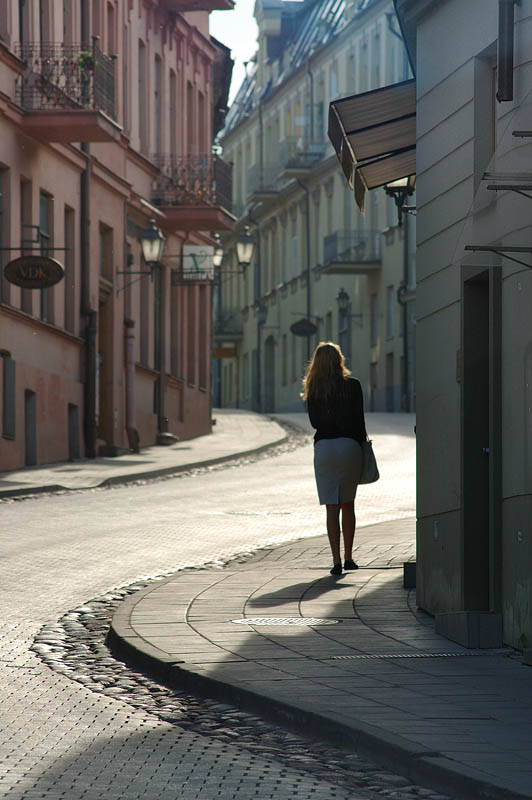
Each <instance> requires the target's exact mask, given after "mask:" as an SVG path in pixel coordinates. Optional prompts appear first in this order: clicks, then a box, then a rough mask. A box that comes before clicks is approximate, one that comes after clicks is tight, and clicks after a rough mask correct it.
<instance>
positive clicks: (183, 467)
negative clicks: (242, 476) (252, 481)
mask: <svg viewBox="0 0 532 800" xmlns="http://www.w3.org/2000/svg"><path fill="white" fill-rule="evenodd" d="M287 440H288V435H285V436H282V437H281V438H280V439H277V440H275V441H273V442H268V443H267V444H263V445H260V446H259V447H254V448H251V449H249V450H239V451H237V452H232V453H228V454H227V455H223V456H217V457H216V458H210V459H205V460H203V461H193V462H189V463H187V464H178V465H175V466H172V467H163V468H161V469H157V468H155V469H152V470H143V471H142V472H135V473H133V474H131V475H123V474H122V475H113V476H111V477H109V478H105V479H104V480H103V481H101V482H100V483H97V484H95V485H93V486H77V487H68V486H61V485H60V484H44V485H42V486H27V487H19V488H13V489H0V500H1V499H5V498H9V497H13V498H15V497H24V496H28V495H34V494H46V493H50V494H53V493H56V492H88V491H91V490H92V489H102V488H105V487H106V486H114V485H127V484H130V483H135V482H136V481H141V480H149V479H151V478H162V477H165V476H170V475H179V474H180V473H181V472H189V471H190V470H192V469H199V468H201V467H213V466H216V465H217V464H224V463H226V462H227V461H234V460H235V459H238V458H244V457H245V456H254V455H259V454H260V453H264V452H266V451H267V450H271V449H273V448H274V447H279V446H280V445H282V444H285V442H286V441H287Z"/></svg>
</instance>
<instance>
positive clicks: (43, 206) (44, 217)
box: [39, 192, 54, 322]
mask: <svg viewBox="0 0 532 800" xmlns="http://www.w3.org/2000/svg"><path fill="white" fill-rule="evenodd" d="M52 203H53V201H52V198H51V197H50V195H49V194H46V193H45V192H41V193H40V195H39V247H40V249H41V253H42V254H43V255H47V256H50V257H53V251H51V250H50V248H51V246H52V243H53V242H52ZM53 296H54V294H53V289H41V292H40V301H41V309H40V312H41V319H42V320H44V321H45V322H52V321H53Z"/></svg>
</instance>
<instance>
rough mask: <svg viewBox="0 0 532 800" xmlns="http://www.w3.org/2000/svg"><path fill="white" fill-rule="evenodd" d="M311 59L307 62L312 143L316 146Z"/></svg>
mask: <svg viewBox="0 0 532 800" xmlns="http://www.w3.org/2000/svg"><path fill="white" fill-rule="evenodd" d="M310 58H311V56H309V58H308V60H307V75H308V77H309V84H310V85H309V98H310V143H311V144H314V75H313V74H312V70H311V69H310Z"/></svg>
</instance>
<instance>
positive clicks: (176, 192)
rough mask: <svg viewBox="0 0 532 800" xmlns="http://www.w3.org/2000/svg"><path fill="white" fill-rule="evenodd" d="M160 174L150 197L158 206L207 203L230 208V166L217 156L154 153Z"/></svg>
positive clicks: (231, 185) (229, 209)
mask: <svg viewBox="0 0 532 800" xmlns="http://www.w3.org/2000/svg"><path fill="white" fill-rule="evenodd" d="M153 161H154V162H155V164H156V165H157V166H158V167H159V170H160V174H159V177H158V178H157V180H156V182H155V186H154V189H153V193H152V200H153V202H154V203H155V204H156V205H159V206H180V205H208V206H221V207H222V208H224V209H225V210H226V211H229V212H230V211H231V209H232V199H231V198H232V193H233V168H232V165H231V164H227V163H226V162H225V161H224V160H223V159H221V158H220V157H219V156H212V155H199V156H194V155H188V156H172V155H160V154H158V155H155V156H153Z"/></svg>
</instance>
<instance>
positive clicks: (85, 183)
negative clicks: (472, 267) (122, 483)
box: [80, 0, 98, 458]
mask: <svg viewBox="0 0 532 800" xmlns="http://www.w3.org/2000/svg"><path fill="white" fill-rule="evenodd" d="M89 31H90V27H89V3H88V0H82V4H81V41H82V42H84V43H85V42H88V41H89ZM81 152H82V153H83V154H84V156H85V169H84V170H83V172H82V173H81V177H80V267H81V275H80V290H81V308H80V311H81V316H82V318H84V320H85V384H84V404H83V408H84V418H83V431H84V436H85V455H86V457H87V458H95V456H96V435H97V429H96V393H97V387H96V383H97V376H96V364H97V358H98V353H97V350H96V336H97V328H98V314H97V312H96V311H95V310H94V309H92V308H91V302H90V184H91V154H90V145H89V144H88V143H87V142H83V143H82V144H81Z"/></svg>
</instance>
